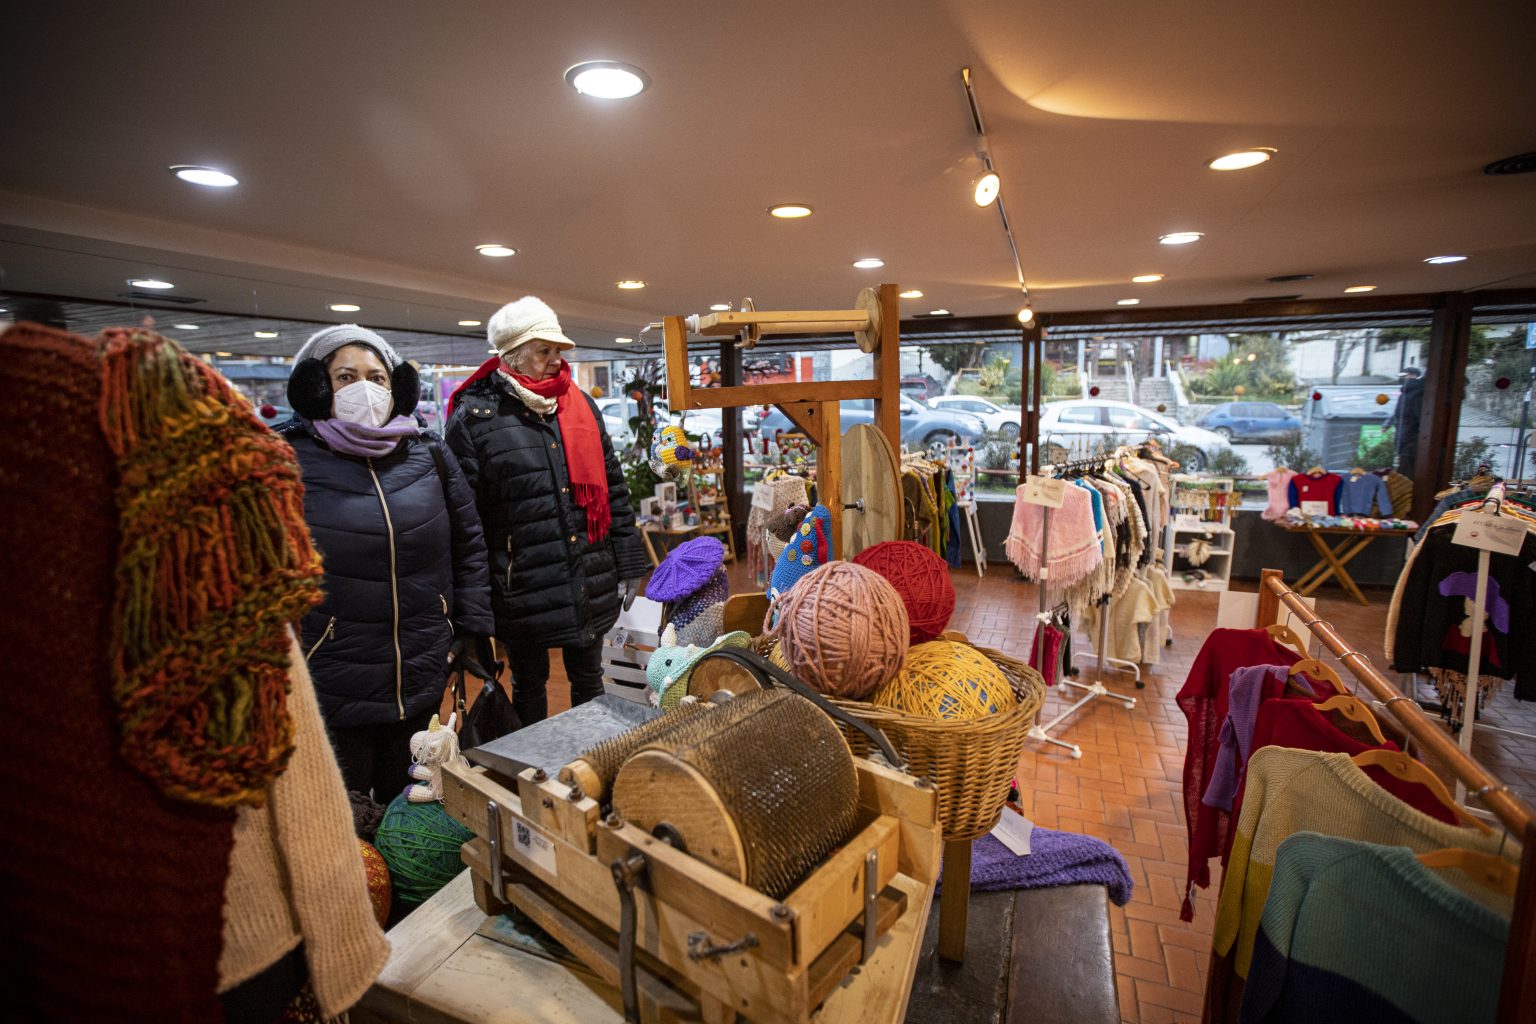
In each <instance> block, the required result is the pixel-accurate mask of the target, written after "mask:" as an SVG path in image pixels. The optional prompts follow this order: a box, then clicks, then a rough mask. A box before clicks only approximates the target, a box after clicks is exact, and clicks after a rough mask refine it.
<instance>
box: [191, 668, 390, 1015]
mask: <svg viewBox="0 0 1536 1024" xmlns="http://www.w3.org/2000/svg"><path fill="white" fill-rule="evenodd" d="M290 658H291V660H290V663H289V671H288V675H289V678H290V680H291V681H292V689H291V690H290V691H289V694H288V710H289V712H290V713H291V714H292V716H293V723H294V744H295V747H294V752H293V756H292V757H291V758H290V759H289V762H288V768H287V770H286V771H284V772H283V774H281V775H279V776H278V777H277V779H276V780H274V781H273V782H272V783H271V785H270V786H269V787H268V790H267V800H266V805H265V806H264V807H260V808H252V807H245V808H241V810H240V812H239V817H238V818H237V819H236V820H235V845H234V851H233V852H232V853H231V854H230V858H229V876H228V878H227V879H226V881H225V885H224V948H223V951H222V953H221V955H220V956H219V991H220V992H225V991H228V990H229V989H230V988H233V987H234V986H235V985H238V984H240V983H241V982H242V981H245V980H247V979H249V978H251V977H253V976H255V975H256V974H259V973H260V972H261V971H263V970H265V969H266V968H268V967H270V966H272V964H274V963H275V962H277V960H279V959H280V958H281V957H282V956H283V954H285V953H287V952H288V951H289V950H291V949H293V948H294V947H295V946H297V945H298V944H299V943H300V942H303V943H304V956H305V959H306V960H307V961H308V964H309V978H310V982H311V983H312V984H313V986H314V990H315V997H316V998H317V999H318V1000H319V1003H320V1008H321V1010H323V1011H324V1012H325V1014H326V1016H327V1017H333V1016H336V1015H338V1014H340V1013H342V1012H343V1011H345V1010H346V1009H347V1008H348V1007H350V1006H351V1005H352V1004H353V1003H355V1002H357V1001H358V999H360V998H361V997H362V995H363V993H364V992H366V991H367V990H368V986H369V985H371V984H372V983H373V979H374V978H376V977H378V974H379V971H380V970H381V969H382V968H383V966H384V961H385V960H387V959H388V958H389V943H388V942H387V941H386V940H385V938H384V933H383V932H382V931H381V930H380V929H379V925H378V922H377V921H376V920H375V919H374V916H373V907H372V904H371V903H370V902H369V899H368V882H367V878H366V876H365V874H364V870H363V861H362V858H361V857H359V856H358V855H357V840H356V836H355V835H354V833H353V830H352V807H351V804H350V803H348V801H347V793H346V788H345V787H344V786H343V785H342V781H341V772H340V771H339V770H338V769H337V767H336V757H335V755H334V754H333V753H332V752H331V744H330V741H329V740H327V739H326V735H325V726H324V724H323V723H322V721H321V719H320V706H319V704H318V703H317V701H316V699H315V689H314V685H313V684H312V683H311V682H310V679H309V671H308V670H307V669H306V668H305V666H304V657H303V653H302V652H301V651H300V650H299V646H298V640H297V638H294V639H293V640H292V644H291V651H290Z"/></svg>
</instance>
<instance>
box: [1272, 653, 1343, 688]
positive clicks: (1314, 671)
mask: <svg viewBox="0 0 1536 1024" xmlns="http://www.w3.org/2000/svg"><path fill="white" fill-rule="evenodd" d="M1286 674H1287V675H1288V676H1290V677H1291V678H1292V679H1295V678H1296V677H1297V676H1300V675H1309V676H1311V677H1312V678H1313V679H1321V680H1323V681H1324V682H1326V683H1327V684H1328V685H1329V686H1332V687H1333V689H1334V692H1335V693H1348V692H1349V688H1348V687H1346V686H1345V685H1344V680H1343V679H1340V678H1339V674H1338V673H1337V672H1335V671H1334V670H1333V669H1332V668H1331V667H1329V666H1327V665H1324V664H1323V663H1322V662H1320V661H1318V660H1317V659H1316V658H1303V659H1302V660H1300V661H1298V662H1297V663H1296V664H1294V665H1292V666H1291V669H1290V671H1289V672H1288V673H1286Z"/></svg>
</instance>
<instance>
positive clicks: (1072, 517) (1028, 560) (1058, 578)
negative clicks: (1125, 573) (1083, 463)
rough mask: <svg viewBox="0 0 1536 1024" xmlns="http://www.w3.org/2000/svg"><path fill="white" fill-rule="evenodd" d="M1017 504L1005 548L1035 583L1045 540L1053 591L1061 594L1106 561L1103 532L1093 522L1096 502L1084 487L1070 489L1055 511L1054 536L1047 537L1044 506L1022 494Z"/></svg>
mask: <svg viewBox="0 0 1536 1024" xmlns="http://www.w3.org/2000/svg"><path fill="white" fill-rule="evenodd" d="M1023 490H1024V488H1023V487H1022V486H1021V487H1020V488H1019V493H1017V494H1016V497H1015V498H1014V504H1013V525H1012V526H1011V527H1010V528H1009V530H1008V540H1007V543H1006V544H1005V546H1004V548H1005V551H1006V552H1007V554H1008V560H1009V561H1010V562H1012V563H1013V564H1014V565H1016V566H1017V567H1018V569H1019V571H1020V572H1021V573H1023V574H1024V575H1025V576H1027V577H1029V578H1030V579H1032V580H1038V579H1040V578H1041V577H1040V570H1041V560H1040V554H1041V540H1042V538H1044V539H1045V543H1046V549H1045V554H1046V558H1045V568H1046V570H1047V572H1046V577H1047V579H1048V581H1049V587H1050V589H1052V590H1060V589H1063V588H1066V587H1069V586H1071V585H1072V584H1074V583H1077V582H1078V581H1080V580H1082V579H1083V578H1084V577H1085V576H1088V575H1089V574H1090V573H1092V572H1093V571H1094V570H1096V569H1098V568H1099V566H1100V565H1101V564H1102V563H1103V561H1104V551H1103V549H1102V547H1101V545H1100V543H1099V530H1098V529H1097V528H1096V527H1095V526H1094V522H1093V499H1092V497H1091V496H1090V495H1089V493H1088V492H1087V491H1085V490H1083V489H1082V488H1081V487H1072V486H1068V487H1067V488H1066V489H1065V493H1064V494H1063V500H1062V506H1061V508H1058V509H1052V510H1051V523H1050V528H1051V529H1050V536H1049V537H1048V538H1047V537H1045V512H1046V509H1045V508H1044V507H1043V506H1041V505H1034V504H1031V503H1029V502H1027V501H1024V500H1023V497H1022V493H1021V492H1022V491H1023Z"/></svg>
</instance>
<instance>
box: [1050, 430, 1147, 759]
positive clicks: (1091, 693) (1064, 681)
mask: <svg viewBox="0 0 1536 1024" xmlns="http://www.w3.org/2000/svg"><path fill="white" fill-rule="evenodd" d="M1110 458H1112V456H1104V457H1100V458H1096V459H1079V460H1077V461H1075V462H1066V463H1062V464H1060V465H1057V466H1042V467H1040V472H1041V475H1042V476H1054V477H1060V478H1062V479H1065V478H1067V477H1069V476H1076V475H1081V474H1082V473H1084V472H1086V471H1088V470H1089V469H1097V468H1100V467H1102V466H1103V465H1104V463H1105V462H1106V461H1109V459H1110ZM1040 518H1041V523H1042V525H1041V528H1040V534H1041V536H1040V581H1039V587H1040V610H1039V612H1038V614H1036V616H1035V654H1036V658H1035V660H1036V661H1038V662H1039V663H1040V664H1042V665H1043V664H1044V663H1045V649H1044V646H1043V645H1044V643H1045V639H1044V634H1045V625H1046V623H1048V622H1049V621H1050V607H1049V601H1048V599H1047V597H1046V591H1047V590H1048V589H1049V587H1048V584H1049V581H1050V572H1051V570H1050V562H1049V557H1050V540H1051V509H1050V508H1049V507H1046V508H1045V509H1044V510H1043V514H1042V515H1041V517H1040ZM1108 640H1109V606H1108V605H1107V604H1106V605H1105V606H1104V608H1103V609H1102V610H1101V611H1100V612H1099V648H1098V661H1097V664H1096V665H1095V669H1094V677H1093V682H1091V683H1080V682H1078V681H1077V680H1075V679H1068V678H1066V674H1065V673H1063V674H1062V678H1061V679H1059V680H1058V684H1059V685H1061V686H1071V687H1074V688H1076V689H1079V690H1082V691H1083V696H1082V697H1081V698H1080V699H1079V700H1078V701H1077V702H1076V703H1075V704H1072V705H1070V706H1068V707H1067V708H1066V709H1065V710H1063V711H1062V712H1061V714H1059V715H1057V716H1056V717H1055V718H1053V719H1051V720H1050V721H1049V722H1046V723H1045V724H1044V725H1041V724H1039V723H1038V722H1036V723H1035V724H1034V725H1032V726H1030V728H1029V733H1028V735H1029V738H1030V739H1033V740H1039V741H1040V742H1042V743H1050V744H1053V745H1054V746H1058V747H1062V748H1064V749H1065V750H1067V751H1068V752H1070V753H1071V755H1072V757H1073V759H1074V760H1081V759H1082V756H1083V748H1082V747H1080V746H1078V745H1077V744H1076V743H1068V742H1067V741H1066V740H1059V739H1056V738H1055V737H1054V736H1052V735H1051V730H1053V729H1055V728H1056V727H1057V726H1059V725H1060V724H1061V723H1062V722H1065V721H1066V720H1067V719H1068V718H1071V717H1072V716H1073V715H1074V714H1076V713H1077V712H1078V711H1079V710H1081V709H1082V708H1083V707H1084V706H1085V705H1087V704H1088V703H1090V702H1091V701H1093V700H1094V698H1096V697H1107V698H1109V699H1110V700H1118V701H1120V702H1121V703H1122V704H1124V705H1125V709H1126V710H1127V711H1129V710H1131V709H1132V708H1134V707H1135V706H1136V698H1135V697H1127V696H1125V695H1124V694H1119V693H1115V692H1114V691H1113V690H1110V689H1109V688H1108V687H1106V686H1105V685H1104V663H1105V661H1106V658H1105V655H1104V652H1105V650H1106V645H1107V643H1108Z"/></svg>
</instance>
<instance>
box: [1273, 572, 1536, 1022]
mask: <svg viewBox="0 0 1536 1024" xmlns="http://www.w3.org/2000/svg"><path fill="white" fill-rule="evenodd" d="M1282 604H1283V605H1285V606H1286V607H1287V608H1288V609H1290V610H1291V612H1292V613H1294V614H1295V615H1296V616H1298V617H1299V620H1300V621H1301V623H1302V624H1303V625H1305V626H1306V627H1307V628H1308V629H1309V630H1311V631H1312V634H1313V635H1314V636H1316V637H1317V638H1318V640H1320V641H1322V644H1323V646H1324V647H1326V648H1328V650H1330V651H1332V652H1333V654H1334V656H1335V657H1337V658H1338V659H1339V663H1340V664H1341V665H1343V666H1344V667H1345V668H1346V669H1348V670H1349V672H1350V674H1351V675H1353V676H1354V677H1355V679H1356V680H1358V681H1359V683H1360V685H1361V686H1363V687H1364V688H1365V689H1366V690H1367V691H1368V692H1369V693H1370V694H1371V696H1372V697H1374V698H1375V699H1376V700H1377V701H1379V702H1380V704H1381V707H1382V709H1383V710H1385V711H1386V712H1388V713H1390V714H1391V715H1392V717H1393V719H1394V720H1395V721H1396V722H1397V724H1398V725H1400V726H1402V728H1403V731H1404V732H1406V733H1407V734H1408V736H1409V737H1411V738H1412V739H1413V740H1414V741H1415V742H1417V743H1418V744H1419V745H1420V747H1421V749H1423V750H1426V751H1428V752H1429V753H1431V754H1433V755H1434V756H1435V758H1436V759H1438V760H1439V762H1440V763H1441V764H1443V765H1445V766H1446V767H1447V768H1448V769H1449V770H1450V772H1451V774H1452V775H1454V776H1455V777H1456V781H1457V782H1458V784H1460V785H1464V786H1465V787H1466V790H1467V792H1468V794H1469V795H1471V796H1473V797H1476V798H1477V799H1478V800H1479V801H1481V803H1482V804H1483V806H1484V807H1486V808H1487V810H1488V811H1489V812H1490V813H1491V814H1492V815H1493V816H1494V817H1495V818H1497V819H1498V821H1499V822H1500V823H1501V824H1502V825H1503V826H1504V828H1505V829H1506V830H1507V831H1508V832H1509V834H1510V835H1513V836H1515V837H1516V838H1518V839H1519V840H1520V842H1521V843H1522V845H1523V849H1522V855H1521V860H1520V882H1519V888H1518V889H1517V890H1516V892H1515V905H1514V911H1513V913H1512V915H1511V916H1510V923H1509V943H1508V945H1507V946H1506V948H1505V952H1504V981H1503V985H1502V987H1501V989H1500V991H1499V1014H1498V1020H1499V1021H1501V1022H1502V1021H1530V1020H1533V1019H1536V812H1533V811H1532V809H1531V806H1530V805H1529V804H1527V803H1526V802H1525V801H1524V800H1522V799H1520V797H1518V796H1516V795H1515V794H1514V793H1512V792H1510V789H1509V786H1508V785H1506V784H1504V783H1502V782H1500V781H1499V780H1498V778H1497V777H1495V776H1494V774H1493V773H1492V772H1490V771H1489V770H1488V769H1487V768H1485V767H1484V766H1483V765H1482V764H1481V763H1480V762H1478V761H1477V759H1476V758H1474V757H1473V756H1472V755H1471V754H1470V753H1469V752H1468V751H1465V750H1463V749H1462V748H1461V747H1460V746H1459V745H1457V743H1456V741H1454V740H1452V739H1451V737H1450V736H1449V735H1447V734H1446V732H1445V731H1444V730H1443V729H1441V728H1440V726H1439V725H1438V724H1437V723H1436V722H1435V721H1434V719H1432V718H1430V717H1429V716H1428V715H1426V714H1425V713H1424V709H1423V708H1421V707H1419V704H1418V702H1417V701H1415V700H1414V699H1413V698H1412V697H1410V696H1409V695H1408V694H1405V693H1403V692H1402V691H1401V690H1399V689H1398V688H1397V687H1396V686H1394V685H1393V684H1392V683H1391V682H1390V681H1388V679H1387V678H1386V677H1385V676H1383V675H1382V674H1381V673H1380V672H1379V671H1378V670H1377V669H1376V667H1375V666H1374V665H1372V664H1371V663H1370V661H1369V660H1368V659H1367V658H1366V657H1365V656H1364V655H1362V654H1361V653H1360V652H1359V651H1357V650H1355V648H1354V647H1353V646H1352V645H1351V644H1350V643H1349V642H1348V641H1346V640H1345V639H1344V638H1343V636H1341V635H1340V634H1339V631H1338V630H1336V629H1334V628H1333V626H1331V625H1330V624H1329V623H1327V622H1325V621H1323V620H1322V619H1320V618H1318V617H1317V615H1316V614H1315V613H1314V611H1313V609H1311V608H1308V607H1307V606H1306V604H1305V602H1303V601H1302V599H1301V597H1300V595H1298V594H1297V593H1296V592H1295V591H1294V590H1292V589H1291V588H1290V587H1288V586H1287V585H1286V583H1285V574H1284V573H1283V572H1282V571H1281V570H1279V569H1265V570H1264V571H1263V573H1262V574H1261V576H1260V582H1259V607H1258V613H1257V615H1256V617H1255V625H1256V626H1258V627H1260V628H1263V627H1265V626H1272V625H1275V624H1276V623H1277V622H1278V620H1279V611H1280V605H1282Z"/></svg>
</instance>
